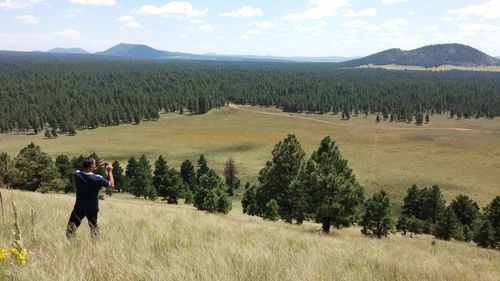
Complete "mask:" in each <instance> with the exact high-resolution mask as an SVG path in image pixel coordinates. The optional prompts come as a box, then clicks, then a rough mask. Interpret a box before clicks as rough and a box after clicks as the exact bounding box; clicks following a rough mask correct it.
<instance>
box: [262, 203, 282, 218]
mask: <svg viewBox="0 0 500 281" xmlns="http://www.w3.org/2000/svg"><path fill="white" fill-rule="evenodd" d="M278 210H279V206H278V202H276V200H274V199H271V200H269V202H267V204H266V207H265V211H264V219H266V220H270V221H276V220H278V219H279V218H280V215H279V213H278Z"/></svg>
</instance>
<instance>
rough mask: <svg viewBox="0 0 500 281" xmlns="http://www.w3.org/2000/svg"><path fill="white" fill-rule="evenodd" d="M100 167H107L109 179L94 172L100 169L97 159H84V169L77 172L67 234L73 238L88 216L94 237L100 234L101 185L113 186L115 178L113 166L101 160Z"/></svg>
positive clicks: (69, 237)
mask: <svg viewBox="0 0 500 281" xmlns="http://www.w3.org/2000/svg"><path fill="white" fill-rule="evenodd" d="M99 167H100V168H104V167H105V168H106V174H107V176H108V180H106V179H105V178H104V177H103V176H101V175H97V174H94V172H95V171H96V170H97V169H98V167H97V165H96V162H95V159H93V158H87V159H85V160H84V161H83V165H82V168H83V171H80V170H78V171H76V172H75V184H76V202H75V207H74V208H73V211H72V212H71V216H70V217H69V222H68V227H67V228H66V236H67V237H68V239H70V240H71V239H72V238H73V236H74V234H75V231H76V229H77V228H78V227H79V226H80V224H81V222H82V220H83V218H85V217H87V220H88V222H89V226H90V234H91V235H92V237H94V238H97V237H98V236H99V227H98V225H97V213H98V212H99V190H100V189H101V187H109V188H113V187H114V186H115V180H114V178H113V166H112V165H110V164H108V165H106V164H105V163H104V161H102V160H101V161H99Z"/></svg>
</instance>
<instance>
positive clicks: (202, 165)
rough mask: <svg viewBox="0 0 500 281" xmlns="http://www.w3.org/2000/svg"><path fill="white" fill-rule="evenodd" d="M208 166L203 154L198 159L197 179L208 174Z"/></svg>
mask: <svg viewBox="0 0 500 281" xmlns="http://www.w3.org/2000/svg"><path fill="white" fill-rule="evenodd" d="M208 170H209V168H208V164H207V159H205V155H203V154H201V155H200V158H198V170H196V178H197V179H200V177H201V176H203V175H205V174H206V173H208Z"/></svg>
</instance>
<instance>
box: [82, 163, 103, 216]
mask: <svg viewBox="0 0 500 281" xmlns="http://www.w3.org/2000/svg"><path fill="white" fill-rule="evenodd" d="M75 184H76V203H75V209H79V210H82V211H86V212H93V211H98V210H99V190H100V189H101V187H103V186H104V187H109V181H108V180H107V179H105V178H104V177H102V176H101V175H96V174H94V173H85V172H82V171H76V172H75Z"/></svg>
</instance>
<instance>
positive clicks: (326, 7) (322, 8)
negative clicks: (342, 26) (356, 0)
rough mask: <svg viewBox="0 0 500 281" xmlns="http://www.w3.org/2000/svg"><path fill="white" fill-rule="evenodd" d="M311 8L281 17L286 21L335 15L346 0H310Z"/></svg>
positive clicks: (316, 18)
mask: <svg viewBox="0 0 500 281" xmlns="http://www.w3.org/2000/svg"><path fill="white" fill-rule="evenodd" d="M309 4H310V5H311V6H312V7H311V8H309V9H307V10H305V11H303V12H300V13H295V14H288V15H285V16H283V17H282V19H283V20H286V21H303V20H319V19H322V18H325V17H331V16H335V15H337V12H338V10H339V9H340V8H342V7H343V6H345V5H347V4H348V1H347V0H310V1H309Z"/></svg>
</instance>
